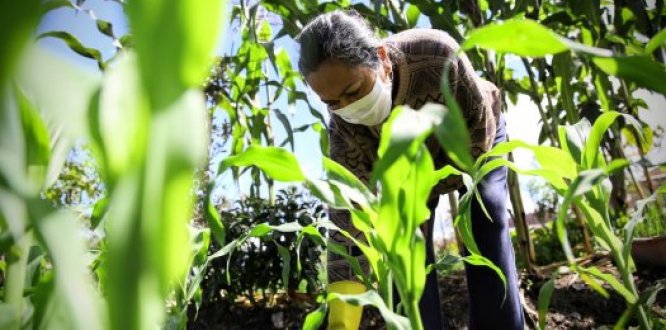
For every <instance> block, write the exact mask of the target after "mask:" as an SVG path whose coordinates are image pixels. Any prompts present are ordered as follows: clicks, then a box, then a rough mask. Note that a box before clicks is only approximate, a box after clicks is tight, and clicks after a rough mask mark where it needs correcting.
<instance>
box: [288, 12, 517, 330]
mask: <svg viewBox="0 0 666 330" xmlns="http://www.w3.org/2000/svg"><path fill="white" fill-rule="evenodd" d="M297 41H298V42H299V43H300V46H301V51H300V53H301V54H300V55H301V56H300V59H299V63H298V64H299V70H300V71H301V73H302V74H303V77H304V78H305V80H306V81H307V83H308V85H309V86H310V87H311V88H312V89H313V90H314V92H315V93H317V95H319V97H320V98H321V100H322V101H323V102H324V103H325V104H326V105H327V107H328V110H329V111H330V113H331V120H330V157H331V158H332V159H333V160H335V161H337V162H339V163H341V164H342V165H344V166H345V167H346V168H348V169H349V170H351V171H352V172H353V173H354V174H356V175H357V176H358V177H359V178H361V179H362V180H363V181H365V182H366V183H367V182H368V179H369V176H370V173H371V172H372V164H373V163H374V162H375V160H376V158H377V147H378V142H379V137H380V128H381V125H382V123H383V122H384V121H385V120H386V118H387V117H388V116H389V114H390V112H391V109H392V108H393V107H394V106H397V105H408V106H410V107H412V108H414V109H419V108H420V107H422V106H423V105H424V104H425V103H427V102H438V103H442V104H443V97H442V94H441V91H440V81H441V75H442V72H443V67H444V64H445V63H446V62H451V69H450V71H449V74H450V79H449V81H450V82H451V89H452V92H453V94H454V96H455V97H456V99H457V101H458V103H459V104H460V106H461V110H462V111H463V115H464V117H465V119H466V122H467V126H468V129H469V132H470V138H471V142H472V150H471V152H472V155H473V156H474V157H475V158H476V157H478V156H479V155H480V154H482V153H483V152H485V151H487V150H489V149H490V148H491V147H492V146H493V145H494V144H495V143H498V142H500V141H503V140H504V135H505V133H504V121H503V118H502V116H501V113H500V103H499V92H498V90H497V88H496V87H495V86H494V85H493V84H491V83H489V82H486V81H484V80H482V79H481V78H479V77H477V76H476V74H475V73H474V70H473V68H472V66H471V64H470V62H469V60H468V59H467V58H466V57H465V56H464V55H463V56H460V57H458V56H456V55H455V53H456V51H457V50H458V44H457V43H456V42H455V41H454V40H453V39H452V38H451V37H449V36H448V35H447V34H446V33H445V32H442V31H437V30H426V29H414V30H407V31H404V32H400V33H397V34H394V35H392V36H390V37H388V38H386V39H384V40H379V39H377V38H376V37H375V36H374V34H373V32H372V30H371V29H370V28H369V26H368V24H367V23H366V22H365V20H364V19H363V18H362V17H360V16H359V15H358V14H357V13H356V12H343V11H335V12H331V13H326V14H323V15H320V16H318V17H317V18H315V19H314V20H313V21H312V22H310V23H309V24H308V25H307V26H306V27H305V28H304V29H303V31H302V32H301V34H300V35H299V36H298V38H297ZM451 143H455V141H451ZM426 144H427V147H428V149H429V150H430V153H431V154H432V156H433V160H434V161H435V166H436V167H437V168H440V167H443V166H445V165H447V164H450V161H449V159H447V157H446V155H445V153H444V151H443V150H442V147H444V148H446V145H444V146H440V145H439V143H438V142H437V141H436V140H435V139H434V137H430V138H429V139H428V141H427V143H426ZM456 189H458V190H460V189H464V188H463V185H462V180H461V178H460V177H451V178H447V179H446V180H443V181H442V182H440V183H439V184H438V185H437V186H435V188H433V191H432V192H431V198H430V200H429V201H428V207H429V208H430V210H431V214H432V215H433V216H431V219H430V220H429V221H428V222H427V228H424V234H425V235H426V238H427V242H428V244H427V262H428V263H432V262H434V252H433V246H432V229H433V222H434V213H435V212H434V209H435V207H436V205H437V201H438V199H439V195H440V194H443V193H447V192H451V191H453V190H456ZM478 189H479V192H480V194H481V197H482V199H483V201H484V204H485V206H486V208H487V210H488V211H489V214H490V216H491V218H492V221H489V220H488V219H487V218H486V217H485V215H484V213H483V211H482V210H481V208H480V206H479V205H478V203H477V202H476V200H474V203H473V204H472V223H473V233H474V237H475V239H476V242H477V243H478V246H479V249H480V250H481V252H482V254H483V255H484V256H486V257H488V258H489V259H490V260H492V261H493V262H494V263H495V264H496V265H497V266H499V267H500V268H501V269H502V271H503V272H504V274H505V275H506V278H507V290H506V299H505V290H504V286H503V284H502V282H501V280H500V279H499V277H498V276H497V274H495V273H494V272H493V271H492V270H491V269H489V268H487V267H477V266H470V265H467V264H465V268H466V276H467V285H468V292H469V300H470V320H469V325H470V329H491V328H492V329H522V328H523V324H524V318H523V314H522V308H521V305H520V301H519V297H518V286H517V279H516V269H515V262H514V256H513V247H512V245H511V241H510V238H509V233H508V212H507V209H506V199H507V190H506V169H505V168H500V169H497V170H495V171H493V172H492V173H490V174H489V175H488V176H487V177H486V179H485V181H484V182H483V184H481V185H480V186H479V187H478ZM329 215H330V218H331V220H332V221H333V222H334V223H336V224H337V225H338V226H340V227H341V228H344V229H346V230H348V231H350V232H351V233H352V234H353V235H356V236H358V237H359V238H361V236H362V234H361V233H360V232H358V231H356V230H354V228H353V226H352V225H351V223H350V219H349V214H348V213H346V212H339V211H335V210H331V212H330V214H329ZM331 239H333V240H335V241H337V242H339V243H342V244H346V245H347V246H348V247H349V252H350V254H352V255H355V256H361V253H360V252H359V251H358V250H357V249H355V248H354V247H353V244H351V243H350V242H349V241H348V240H346V239H344V237H342V235H340V234H339V233H337V234H335V233H334V234H332V236H331ZM335 258H336V256H335V255H331V256H330V258H329V265H328V272H329V278H330V281H331V282H333V281H338V280H342V279H350V278H353V273H352V272H351V269H350V267H349V266H348V265H347V264H346V263H345V262H344V260H340V259H339V258H338V259H335ZM360 259H362V258H360ZM361 261H362V260H361ZM420 309H421V315H422V318H423V323H424V326H425V328H426V329H441V328H442V327H443V322H442V320H441V312H440V303H439V290H438V286H437V275H436V272H431V273H430V274H429V275H428V278H427V280H426V287H425V290H424V293H423V297H422V298H421V302H420Z"/></svg>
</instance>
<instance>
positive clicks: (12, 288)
mask: <svg viewBox="0 0 666 330" xmlns="http://www.w3.org/2000/svg"><path fill="white" fill-rule="evenodd" d="M30 245H32V233H31V232H27V233H25V234H24V235H23V236H22V237H21V238H19V240H18V242H16V246H17V248H18V249H17V250H18V251H17V252H18V257H16V259H14V260H11V259H9V258H8V260H11V261H10V262H9V265H8V266H7V282H6V283H7V284H6V287H5V288H6V290H7V291H6V292H5V294H6V296H5V297H6V300H5V302H6V303H8V304H9V305H10V306H13V307H14V310H15V312H16V314H15V315H14V317H15V319H14V321H15V322H12V323H11V324H12V325H15V327H14V328H13V329H20V327H21V318H22V316H23V291H24V287H25V273H26V268H27V263H28V253H29V252H30Z"/></svg>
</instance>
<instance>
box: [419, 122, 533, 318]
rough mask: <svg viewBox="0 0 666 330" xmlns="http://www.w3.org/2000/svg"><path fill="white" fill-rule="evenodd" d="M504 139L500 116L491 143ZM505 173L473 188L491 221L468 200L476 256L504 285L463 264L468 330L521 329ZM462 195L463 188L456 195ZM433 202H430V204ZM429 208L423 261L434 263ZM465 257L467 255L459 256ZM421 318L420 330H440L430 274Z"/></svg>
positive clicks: (433, 276) (432, 207) (433, 279)
mask: <svg viewBox="0 0 666 330" xmlns="http://www.w3.org/2000/svg"><path fill="white" fill-rule="evenodd" d="M505 140H506V131H505V123H504V116H502V117H501V118H500V122H499V125H498V127H497V132H496V137H495V141H494V144H497V143H499V142H502V141H505ZM506 177H507V169H506V167H501V168H498V169H495V170H494V171H492V172H490V173H489V174H488V175H486V177H485V178H484V179H483V181H482V182H481V183H480V184H479V185H478V186H477V189H478V191H479V194H480V195H481V199H482V200H483V203H484V205H485V207H486V210H487V211H488V213H489V215H490V217H491V218H492V221H491V220H490V219H488V218H487V217H486V215H485V214H484V212H483V210H482V209H481V206H480V205H479V203H478V201H477V200H476V198H473V202H472V205H471V207H472V232H473V234H474V239H475V241H476V244H477V245H478V247H479V250H480V251H481V254H482V255H483V256H485V257H486V258H488V259H490V260H491V261H492V262H493V263H495V265H497V266H498V267H499V268H500V269H501V270H502V272H504V275H505V277H506V281H507V283H506V285H507V288H506V300H504V293H505V291H504V286H503V284H502V281H501V280H500V278H499V276H498V275H497V273H495V272H494V271H493V270H492V269H490V268H488V267H485V266H472V265H468V264H467V263H466V264H465V274H466V277H467V290H468V295H469V306H470V307H469V308H470V310H469V317H470V319H469V329H472V330H473V329H523V325H524V323H525V319H524V316H523V310H522V306H521V304H520V299H519V294H518V290H519V288H518V283H517V275H516V263H515V259H514V253H513V246H512V245H511V239H510V237H509V213H508V211H507V205H506V203H507V197H508V191H507V185H506ZM459 192H460V193H461V194H463V193H464V192H465V188H464V187H463V188H461V190H460V191H459ZM435 204H436V203H435ZM435 206H436V205H429V207H430V210H431V218H430V220H429V221H428V230H427V233H428V234H429V235H428V236H429V237H428V238H427V239H428V243H429V244H426V246H427V248H426V262H427V263H433V262H435V254H434V251H433V246H432V231H433V223H434V214H435V212H434V211H435ZM463 253H464V254H465V255H466V254H468V253H467V251H464V252H463ZM419 306H420V309H421V318H422V320H423V325H424V328H425V329H442V328H443V327H444V326H443V323H442V319H441V311H440V300H439V288H438V283H437V273H436V271H432V272H431V273H430V274H428V277H427V278H426V285H425V289H424V292H423V296H422V297H421V301H420V305H419Z"/></svg>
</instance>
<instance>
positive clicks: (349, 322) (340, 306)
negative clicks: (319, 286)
mask: <svg viewBox="0 0 666 330" xmlns="http://www.w3.org/2000/svg"><path fill="white" fill-rule="evenodd" d="M328 291H329V292H335V293H342V294H359V293H363V292H365V291H366V289H365V285H363V284H362V283H359V282H355V281H338V282H334V283H331V284H329V285H328ZM362 314H363V306H354V305H351V304H348V303H346V302H344V301H342V300H340V299H335V300H332V301H331V303H330V309H329V313H328V329H329V330H351V329H358V327H359V325H360V324H361V315H362Z"/></svg>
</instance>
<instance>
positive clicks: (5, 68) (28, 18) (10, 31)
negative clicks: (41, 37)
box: [0, 0, 43, 107]
mask: <svg viewBox="0 0 666 330" xmlns="http://www.w3.org/2000/svg"><path fill="white" fill-rule="evenodd" d="M42 7H43V4H42V1H40V0H26V1H3V2H2V3H0V22H2V29H0V40H2V43H0V87H2V88H4V87H5V83H6V79H7V78H9V77H11V76H12V75H13V74H14V70H15V69H16V64H17V63H18V62H19V61H20V59H21V54H22V53H23V50H24V46H26V45H27V43H28V41H29V40H30V39H31V38H32V37H33V32H34V29H35V28H36V27H37V24H38V23H39V20H40V17H41V14H42V13H43V10H40V9H41V8H42ZM2 98H4V96H3V97H2ZM3 107H4V104H3Z"/></svg>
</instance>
